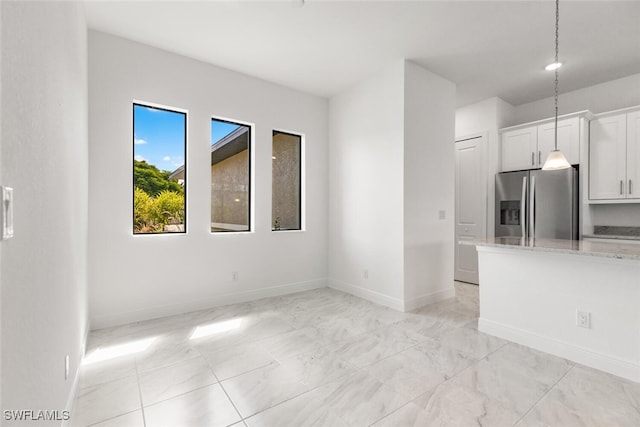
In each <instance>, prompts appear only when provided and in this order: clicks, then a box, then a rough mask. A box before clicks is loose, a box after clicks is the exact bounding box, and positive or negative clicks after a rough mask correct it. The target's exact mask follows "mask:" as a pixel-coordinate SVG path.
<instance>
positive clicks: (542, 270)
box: [478, 247, 640, 382]
mask: <svg viewBox="0 0 640 427" xmlns="http://www.w3.org/2000/svg"><path fill="white" fill-rule="evenodd" d="M478 252H479V255H480V283H481V285H480V307H481V312H480V320H479V323H478V328H479V330H481V331H482V332H486V333H489V334H492V335H496V336H498V337H501V338H505V339H508V340H510V341H514V342H517V343H520V344H523V345H526V346H528V347H532V348H535V349H538V350H541V351H544V352H546V353H550V354H554V355H556V356H559V357H564V358H567V359H569V360H573V361H575V362H578V363H581V364H584V365H587V366H591V367H594V368H596V369H601V370H604V371H607V372H610V373H612V374H615V375H619V376H622V377H625V378H629V379H631V380H633V381H636V382H637V381H640V333H639V331H640V311H639V310H638V305H639V304H640V287H638V277H640V263H638V261H637V260H632V259H625V260H618V259H614V258H604V257H599V256H591V255H575V254H565V253H558V252H542V251H537V250H534V251H531V250H526V249H525V250H523V249H519V248H516V249H509V248H491V247H479V248H478ZM577 310H580V311H584V312H588V313H591V326H592V327H591V328H590V329H584V328H580V327H577V326H576V311H577Z"/></svg>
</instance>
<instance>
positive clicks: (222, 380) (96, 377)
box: [72, 283, 640, 427]
mask: <svg viewBox="0 0 640 427" xmlns="http://www.w3.org/2000/svg"><path fill="white" fill-rule="evenodd" d="M477 319H478V288H477V287H476V286H473V285H467V284H463V283H456V298H452V299H449V300H446V301H442V302H439V303H436V304H431V305H428V306H426V307H424V308H422V309H419V310H416V311H414V312H411V313H399V312H396V311H393V310H391V309H388V308H385V307H381V306H378V305H376V304H373V303H370V302H368V301H365V300H362V299H360V298H357V297H354V296H352V295H348V294H345V293H342V292H339V291H336V290H333V289H329V288H323V289H317V290H312V291H307V292H300V293H296V294H291V295H286V296H281V297H274V298H266V299H262V300H258V301H252V302H248V303H242V304H235V305H229V306H224V307H217V308H214V309H210V310H205V311H200V312H194V313H188V314H184V315H180V316H172V317H167V318H163V319H157V320H153V321H147V322H140V323H135V324H130V325H125V326H120V327H115V328H110V329H103V330H98V331H93V332H92V333H91V334H90V337H89V342H88V344H87V357H88V358H91V357H92V354H93V355H96V354H104V352H105V351H106V350H109V349H126V348H127V347H126V346H125V345H126V344H131V343H133V344H136V345H137V344H139V345H138V348H137V350H138V352H136V353H131V354H125V355H120V356H118V357H113V358H110V359H109V358H107V359H105V360H103V361H96V362H94V363H90V364H84V365H83V367H82V369H81V375H80V384H79V392H78V396H77V400H76V405H75V409H74V411H73V414H72V426H73V427H78V426H102V427H105V426H125V427H138V426H147V427H156V426H163V427H164V426H166V427H179V426H180V427H181V426H197V427H201V426H237V427H240V426H250V427H259V426H264V427H284V426H291V427H301V426H327V427H340V426H376V427H381V426H389V427H404V426H464V427H466V426H497V427H501V426H519V427H542V426H562V427H571V426H607V427H612V426H629V427H632V426H633V427H637V426H640V384H638V383H633V382H630V381H627V380H624V379H621V378H617V377H614V376H612V375H609V374H606V373H603V372H599V371H596V370H593V369H590V368H587V367H584V366H580V365H576V364H573V363H571V362H568V361H566V360H563V359H560V358H558V357H554V356H551V355H548V354H544V353H541V352H538V351H535V350H532V349H529V348H526V347H522V346H519V345H516V344H514V343H509V342H507V341H504V340H501V339H498V338H495V337H492V336H489V335H485V334H482V333H480V332H478V331H477ZM194 332H195V333H196V334H198V335H200V336H196V335H194ZM143 344H146V345H148V347H146V348H144V345H143ZM96 352H98V353H96ZM100 352H101V353H100Z"/></svg>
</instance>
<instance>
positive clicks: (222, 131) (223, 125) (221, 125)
mask: <svg viewBox="0 0 640 427" xmlns="http://www.w3.org/2000/svg"><path fill="white" fill-rule="evenodd" d="M238 127H239V126H238V125H237V124H235V123H229V122H221V121H218V120H216V119H213V120H211V145H213V144H215V143H216V142H218V141H220V140H221V139H222V138H224V137H225V136H227V135H229V134H230V133H231V132H233V131H234V130H236V129H238Z"/></svg>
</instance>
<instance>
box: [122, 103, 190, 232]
mask: <svg viewBox="0 0 640 427" xmlns="http://www.w3.org/2000/svg"><path fill="white" fill-rule="evenodd" d="M136 106H137V107H144V108H153V109H156V110H162V111H168V112H170V113H179V114H182V115H183V116H184V142H183V146H184V165H183V166H184V181H185V184H184V231H174V232H171V231H162V232H159V233H136V232H135V230H134V221H135V213H134V209H135V188H136V187H135V172H134V160H135V156H136V144H135V139H136V133H135V132H136V128H135V107H136ZM131 137H132V140H131V142H132V144H131V206H130V211H129V212H130V215H131V234H132V235H133V236H186V235H187V234H189V228H188V226H187V224H188V212H189V209H188V199H189V198H188V194H187V192H188V183H189V176H188V168H187V163H188V161H187V159H188V157H189V144H188V141H189V110H188V109H185V108H178V107H171V106H167V105H163V104H158V103H155V102H147V101H140V100H137V99H133V100H132V103H131Z"/></svg>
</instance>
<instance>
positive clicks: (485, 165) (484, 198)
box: [454, 131, 489, 284]
mask: <svg viewBox="0 0 640 427" xmlns="http://www.w3.org/2000/svg"><path fill="white" fill-rule="evenodd" d="M472 139H479V144H480V158H481V164H480V167H481V169H480V176H481V180H482V183H481V186H480V188H481V189H482V190H481V191H482V195H481V197H480V200H481V203H482V206H481V208H480V212H481V218H480V220H479V223H480V224H482V230H481V233H479V235H478V236H477V237H478V238H486V237H487V232H488V229H489V223H488V221H489V215H488V214H489V211H488V206H489V205H488V199H489V187H488V185H489V179H488V170H489V132H488V131H487V132H477V133H472V134H468V135H464V136H459V137H456V138H455V140H454V144H455V143H458V142H465V141H469V140H472ZM457 159H458V158H457V152H456V162H455V167H456V171H455V174H454V175H455V186H454V188H455V196H454V199H455V214H454V251H455V252H454V263H455V264H454V276H455V275H456V271H457V265H458V248H459V245H460V243H459V241H460V239H459V236H458V213H459V204H460V201H459V199H458V194H459V190H458V185H459V182H458V170H457V168H458V160H457ZM456 280H458V279H457V278H456ZM470 283H475V284H478V283H477V280H476V281H475V282H473V281H472V282H470Z"/></svg>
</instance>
